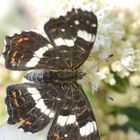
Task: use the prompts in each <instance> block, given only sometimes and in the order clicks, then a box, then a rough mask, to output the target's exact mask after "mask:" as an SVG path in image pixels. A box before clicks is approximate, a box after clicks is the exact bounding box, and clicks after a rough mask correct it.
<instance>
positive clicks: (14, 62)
mask: <svg viewBox="0 0 140 140" xmlns="http://www.w3.org/2000/svg"><path fill="white" fill-rule="evenodd" d="M3 55H4V58H5V66H6V67H7V68H8V69H12V70H29V69H45V68H49V69H57V68H61V66H62V65H60V62H59V59H58V55H57V54H56V52H55V49H54V47H53V45H51V43H50V42H49V41H48V40H47V39H45V38H44V37H43V36H42V35H40V34H37V33H35V32H31V31H30V32H22V33H21V34H15V35H14V36H12V37H6V49H5V52H4V53H3Z"/></svg>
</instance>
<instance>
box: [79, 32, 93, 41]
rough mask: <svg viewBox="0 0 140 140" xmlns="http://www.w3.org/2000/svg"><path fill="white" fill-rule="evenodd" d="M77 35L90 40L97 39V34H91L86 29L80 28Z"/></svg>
mask: <svg viewBox="0 0 140 140" xmlns="http://www.w3.org/2000/svg"><path fill="white" fill-rule="evenodd" d="M77 35H78V37H80V38H82V39H84V40H85V41H88V42H93V41H94V40H95V35H93V34H90V33H88V32H86V31H84V30H79V31H78V33H77Z"/></svg>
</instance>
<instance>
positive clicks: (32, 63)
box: [26, 57, 40, 67]
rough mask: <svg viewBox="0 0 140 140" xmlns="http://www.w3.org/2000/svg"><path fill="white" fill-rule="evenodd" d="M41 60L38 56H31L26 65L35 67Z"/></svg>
mask: <svg viewBox="0 0 140 140" xmlns="http://www.w3.org/2000/svg"><path fill="white" fill-rule="evenodd" d="M39 60H40V59H39V58H37V57H33V58H31V59H30V60H29V61H28V62H27V64H26V67H34V66H36V65H37V64H38V62H39Z"/></svg>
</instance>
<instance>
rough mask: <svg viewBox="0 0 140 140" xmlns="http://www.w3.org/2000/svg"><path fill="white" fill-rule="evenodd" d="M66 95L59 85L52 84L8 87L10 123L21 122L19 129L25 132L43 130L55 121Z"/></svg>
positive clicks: (6, 100) (7, 100)
mask: <svg viewBox="0 0 140 140" xmlns="http://www.w3.org/2000/svg"><path fill="white" fill-rule="evenodd" d="M58 91H59V92H58ZM64 94H65V93H64V90H63V89H62V88H61V87H60V86H59V85H55V84H51V83H50V84H47V85H42V84H40V85H38V84H35V83H23V84H17V85H11V86H9V87H7V96H6V99H5V102H6V105H7V110H8V114H9V119H8V123H9V124H15V123H18V122H19V123H20V124H21V125H20V127H19V128H22V129H24V131H25V132H32V133H35V132H38V131H39V130H42V129H43V128H44V127H45V126H46V125H48V124H49V123H50V122H51V121H52V120H53V119H54V117H55V115H56V112H57V111H58V110H59V107H60V106H61V104H62V102H61V100H62V99H63V98H64Z"/></svg>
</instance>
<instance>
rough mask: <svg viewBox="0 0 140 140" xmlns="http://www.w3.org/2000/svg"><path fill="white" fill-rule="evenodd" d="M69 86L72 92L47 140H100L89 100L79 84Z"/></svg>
mask: <svg viewBox="0 0 140 140" xmlns="http://www.w3.org/2000/svg"><path fill="white" fill-rule="evenodd" d="M69 86H71V88H70V89H71V90H69V92H68V93H67V97H66V98H65V101H64V103H63V105H62V106H61V109H60V111H59V113H58V115H57V116H56V117H55V120H54V121H53V124H52V126H51V129H50V131H49V133H48V138H47V140H99V139H100V138H99V134H98V129H97V124H96V120H95V117H94V114H93V112H92V109H91V106H90V104H89V102H88V99H87V98H86V96H85V95H84V92H83V90H82V89H81V87H80V86H79V85H78V84H77V83H73V84H72V85H69ZM67 91H68V90H67Z"/></svg>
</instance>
